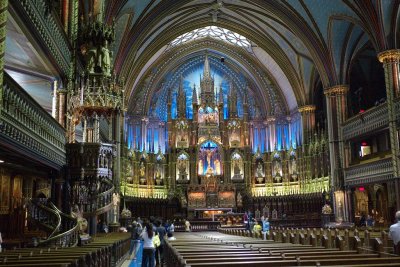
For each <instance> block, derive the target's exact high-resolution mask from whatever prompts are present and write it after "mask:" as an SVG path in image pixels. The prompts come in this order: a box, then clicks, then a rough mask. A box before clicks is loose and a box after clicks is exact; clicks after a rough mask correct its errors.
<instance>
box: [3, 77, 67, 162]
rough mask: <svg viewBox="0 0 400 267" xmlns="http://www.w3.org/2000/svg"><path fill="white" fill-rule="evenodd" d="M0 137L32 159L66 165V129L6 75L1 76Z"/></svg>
mask: <svg viewBox="0 0 400 267" xmlns="http://www.w3.org/2000/svg"><path fill="white" fill-rule="evenodd" d="M2 93H3V103H2V105H0V106H1V116H0V138H2V139H3V140H5V142H6V143H10V144H12V145H13V146H12V147H13V148H15V149H19V150H23V151H24V153H25V154H26V155H27V156H29V157H30V158H32V159H37V160H40V161H42V162H44V163H45V164H46V165H48V166H51V167H53V168H56V169H60V168H61V167H62V166H63V165H65V161H66V158H65V141H66V139H65V129H64V128H63V127H62V126H61V125H60V124H59V123H58V122H57V121H56V120H55V119H54V118H53V117H52V116H51V115H50V114H49V113H47V112H46V111H45V110H44V109H43V108H42V107H41V106H40V105H39V104H38V103H37V102H36V101H35V100H34V99H33V98H32V97H31V96H30V95H29V94H28V93H27V92H25V90H23V89H22V88H21V87H20V86H19V85H18V84H17V83H16V82H15V81H14V80H13V79H12V78H11V77H10V76H9V75H8V74H7V73H4V87H3V92H2Z"/></svg>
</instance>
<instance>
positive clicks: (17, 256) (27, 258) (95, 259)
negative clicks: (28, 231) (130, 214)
mask: <svg viewBox="0 0 400 267" xmlns="http://www.w3.org/2000/svg"><path fill="white" fill-rule="evenodd" d="M129 246H130V235H129V234H127V233H110V234H104V235H98V236H97V237H95V238H94V239H93V241H92V242H91V243H89V244H86V245H84V246H81V247H68V248H57V247H54V248H21V249H13V250H6V251H3V252H2V253H0V266H2V265H3V266H7V267H30V266H54V267H78V266H79V267H109V266H119V265H120V264H121V263H122V261H123V260H124V256H125V255H126V253H127V252H128V251H129Z"/></svg>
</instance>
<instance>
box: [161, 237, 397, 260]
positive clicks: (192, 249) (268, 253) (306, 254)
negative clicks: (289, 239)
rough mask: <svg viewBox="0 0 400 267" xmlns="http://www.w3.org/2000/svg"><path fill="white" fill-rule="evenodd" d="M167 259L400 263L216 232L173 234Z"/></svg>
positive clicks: (380, 258)
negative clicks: (173, 239) (174, 238)
mask: <svg viewBox="0 0 400 267" xmlns="http://www.w3.org/2000/svg"><path fill="white" fill-rule="evenodd" d="M175 237H176V240H175V241H169V246H168V248H167V250H168V251H167V253H168V254H166V258H167V259H166V260H167V265H168V266H169V267H175V266H179V267H181V266H210V267H211V266H249V267H252V266H354V267H358V266H360V267H361V266H363V267H364V266H369V267H372V266H376V267H379V266H400V257H396V256H394V255H389V256H385V257H382V256H380V254H379V253H374V252H368V253H362V254H361V253H358V252H357V251H355V250H348V251H346V250H339V248H329V249H327V248H325V247H322V246H311V245H301V244H291V243H281V242H274V241H272V240H261V239H255V238H252V237H244V236H235V235H228V234H223V233H218V232H197V233H193V232H192V233H176V234H175Z"/></svg>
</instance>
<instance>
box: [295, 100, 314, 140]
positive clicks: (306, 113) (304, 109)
mask: <svg viewBox="0 0 400 267" xmlns="http://www.w3.org/2000/svg"><path fill="white" fill-rule="evenodd" d="M299 113H300V114H301V124H302V130H303V134H302V144H306V143H308V140H309V138H310V137H311V136H312V135H313V133H314V131H315V106H314V105H305V106H301V107H299Z"/></svg>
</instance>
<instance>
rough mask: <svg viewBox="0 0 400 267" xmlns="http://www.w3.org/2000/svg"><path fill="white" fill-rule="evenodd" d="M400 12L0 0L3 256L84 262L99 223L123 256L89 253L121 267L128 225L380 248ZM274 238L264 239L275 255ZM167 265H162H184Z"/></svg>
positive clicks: (395, 122)
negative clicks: (263, 233)
mask: <svg viewBox="0 0 400 267" xmlns="http://www.w3.org/2000/svg"><path fill="white" fill-rule="evenodd" d="M399 10H400V2H399V1H394V0H393V1H391V0H382V1H378V0H329V1H328V0H326V1H324V0H320V1H317V0H290V1H289V0H288V1H272V0H268V1H237V0H189V1H186V0H185V1H184V0H121V1H119V0H54V1H49V0H19V1H11V0H2V1H1V2H0V84H1V86H0V192H1V193H0V233H1V235H0V248H1V247H3V249H11V248H15V247H17V248H21V249H22V248H28V247H46V248H50V247H63V248H64V247H68V248H73V247H77V246H78V245H79V246H84V245H86V243H87V245H88V246H93V247H94V244H97V243H96V242H100V241H98V240H97V239H94V241H93V242H92V240H93V238H94V237H96V236H99V238H103V237H101V236H102V235H101V232H102V231H103V230H104V229H103V228H102V225H103V224H105V225H107V227H108V229H109V230H108V231H109V232H113V233H115V235H113V236H112V238H111V237H110V238H109V239H105V240H111V241H109V242H116V243H114V244H117V245H115V246H116V247H118V246H120V249H117V250H116V251H118V253H117V252H115V253H114V252H111V251H112V249H110V250H107V249H105V250H104V251H107V252H104V251H103V252H99V253H100V254H99V255H101V253H105V254H107V253H110V255H113V256H112V257H111V256H110V258H109V259H108V258H107V257H106V258H107V260H105V262H103V263H101V264H103V265H101V266H111V265H112V266H119V265H120V264H122V259H123V257H124V256H123V255H124V254H125V252H126V247H128V249H129V244H128V243H129V242H128V241H129V237H128V241H126V240H125V239H126V237H125V236H123V235H121V234H120V235H118V233H117V232H118V231H119V230H120V229H121V227H128V226H129V225H130V224H131V223H132V221H133V220H135V219H136V218H138V217H141V218H151V217H154V218H160V219H162V220H169V221H175V227H176V229H177V231H178V232H179V230H180V229H181V230H182V231H183V229H184V227H185V226H184V223H183V222H184V220H189V221H190V222H191V227H192V230H193V231H200V232H201V231H217V230H218V231H219V234H220V235H222V234H224V235H228V234H229V235H241V233H242V232H239V231H246V230H248V229H245V228H246V224H248V222H247V219H248V217H245V214H246V216H247V215H250V214H251V217H253V218H254V219H255V220H256V221H257V220H258V221H259V220H261V219H265V218H268V220H269V222H270V225H271V227H272V228H274V229H278V228H279V229H283V228H285V229H289V228H292V229H293V228H304V229H305V228H308V229H311V228H319V229H327V228H332V229H340V230H343V229H347V230H346V231H348V230H350V231H355V230H354V229H358V228H360V232H361V231H364V230H366V229H369V230H370V231H373V230H376V231H377V232H376V233H377V234H376V235H377V237H376V238H380V239H379V240H381V241H382V240H383V241H382V242H383V243H384V244H389V243H390V242H391V240H390V238H389V241H388V237H387V235H386V238H384V237H385V235H384V234H381V232H380V231H387V230H388V229H389V226H390V225H392V224H393V223H395V222H396V219H395V213H396V211H398V210H400V174H399V172H400V146H399V137H400V100H399V97H400V78H399V64H400V49H399V48H398V46H400V45H399V43H400V34H399V28H398V26H399V27H400V22H399V18H400V11H399ZM367 218H368V220H370V221H372V222H373V223H372V224H371V225H369V223H368V222H367ZM324 227H325V228H324ZM368 227H370V228H368ZM272 228H271V229H272ZM361 229H362V230H361ZM340 230H337V231H340ZM277 231H278V230H277ZM279 231H280V232H276V233H277V234H276V236H277V237H276V238H277V239H273V238H275V236H274V237H272V230H271V236H270V237H271V239H273V240H274V241H277V240H278V241H279V240H280V241H282V240H286V239H285V238H283V237H281V238H280V239H279V235H283V232H282V231H283V230H279ZM321 231H325V230H321ZM343 231H344V230H343ZM250 232H251V230H250ZM296 233H297V232H296ZM296 233H295V232H290V234H288V236H289V235H291V234H293V236H294V239H293V240H295V239H296V238H295V237H296ZM332 233H333V232H332ZM352 233H353V232H352ZM298 234H299V235H300V233H298ZM285 235H286V234H285ZM305 235H306V236H308V235H310V236H312V235H314V233H313V234H310V233H309V232H308V233H307V234H305ZM321 235H322V234H321ZM316 236H318V235H316ZM329 236H330V232H329ZM357 236H358V232H357V234H356V233H354V238H355V237H357ZM124 238H125V239H124ZM185 238H186V237H182V240H186V239H185ZM209 238H211V237H209ZM218 238H221V240H222V239H223V237H221V236H219V237H218ZM230 238H233V237H232V236H230ZM299 238H300V237H299ZM299 238H297V240H299ZM311 238H312V237H311ZM374 238H375V237H374ZM374 238H372V237H371V240H375V239H376V238H375V239H374ZM339 239H340V238H339ZM102 240H103V239H102ZM121 240H125V241H126V242H128V243H126V242H125V243H124V242H122V241H121ZM290 240H291V239H290ZM310 240H311V239H309V241H308V242H309V244H310V246H311V241H310ZM316 240H318V238H316ZM321 240H322V239H321ZM335 240H336V239H335ZM362 240H367V241H368V240H369V233H368V238H367V234H365V235H364V236H363V238H362ZM367 241H365V245H364V247H368V246H369V245H368V244H370V246H371V247H374V246H373V245H372V241H371V243H368V242H367ZM384 241H385V242H384ZM101 242H106V241H101ZM118 242H119V243H118ZM180 242H181V241H180ZM182 242H183V241H182ZM185 242H189V243H188V244H190V242H191V241H190V238H189V239H187V240H186V241H185ZM232 242H233V241H232ZM282 242H284V241H282ZM298 242H300V241H298ZM304 242H307V241H304ZM316 242H317V243H318V241H316ZM321 242H322V243H323V242H324V241H323V240H322V241H321ZM374 242H378V241H376V240H375V241H374ZM288 243H289V242H288ZM322 243H321V244H322ZM349 243H352V244H353V243H354V242H349ZM378 243H379V242H378ZM126 244H128V245H126ZM179 244H180V243H179ZM179 244H177V245H175V248H174V249H175V250H174V249H173V248H172V247H169V246H170V245H166V246H167V248H168V249H167V250H166V251H168V252H169V253H170V254H171V255H175V254H174V253H175V252H176V251H177V250H179V248H180V247H179V246H180V245H179ZM302 244H303V245H305V244H306V243H302ZM336 244H339V241H337V243H336ZM399 246H400V245H399ZM325 247H326V246H325ZM383 247H385V246H383ZM386 247H387V248H388V251H386V250H385V249H382V251H381V252H383V251H386V252H387V253H389V252H390V253H391V251H390V249H389V247H391V245H390V244H389V245H387V246H386ZM124 249H125V250H124ZM176 249H177V250H176ZM0 251H1V250H0ZM123 251H125V252H124V253H123ZM386 252H385V253H386ZM21 253H22V252H21ZM96 253H97V252H96ZM19 255H21V254H19ZM117 255H118V256H117ZM271 255H272V254H271ZM4 257H5V256H4ZM22 257H23V256H22ZM113 257H114V258H113ZM11 258H12V257H11V256H8V259H9V261H10V259H11ZM106 261H107V262H106ZM108 261H109V263H110V265H109V264H108ZM120 261H121V262H120ZM1 262H3V263H5V262H6V261H3V257H2V256H1V253H0V265H1ZM11 262H12V260H11ZM27 262H28V261H27ZM167 262H168V261H167ZM176 262H178V263H179V257H178V256H177V257H176V258H174V257H172V256H170V258H169V264H167V265H166V266H189V265H182V264H181V263H179V264H178V263H176ZM382 262H383V261H382ZM397 262H399V261H398V259H397ZM175 263H176V264H175ZM385 263H386V261H385ZM10 264H11V263H10ZM12 264H14V263H12ZM15 264H18V263H15ZM32 264H33V265H29V266H35V265H34V264H35V263H32ZM49 264H50V263H49ZM57 264H58V263H57ZM57 264H55V263H54V265H49V266H58V265H57ZM91 264H92V263H91ZM371 264H372V265H365V266H376V265H374V264H376V263H374V262H372V260H371ZM388 264H389V263H388ZM391 264H392V263H391ZM194 265H195V264H194ZM344 265H345V264H344ZM344 265H343V266H344ZM10 266H28V265H10ZM42 266H44V265H42ZM60 266H61V265H60ZM63 266H64V265H63ZM65 266H67V265H65ZM68 266H70V265H68ZM71 266H75V265H71ZM77 266H89V265H79V264H78V265H77ZM90 266H91V265H90ZM93 266H100V265H93ZM203 266H208V265H203ZM210 266H212V265H210ZM221 266H225V265H221ZM247 266H262V265H247ZM271 266H272V265H271ZM276 266H286V265H276ZM287 266H289V265H287ZM317 266H318V265H317ZM346 266H347V265H346ZM349 266H350V265H349ZM351 266H353V265H351ZM354 266H355V265H354ZM382 266H395V265H382ZM397 266H398V265H397Z"/></svg>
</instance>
